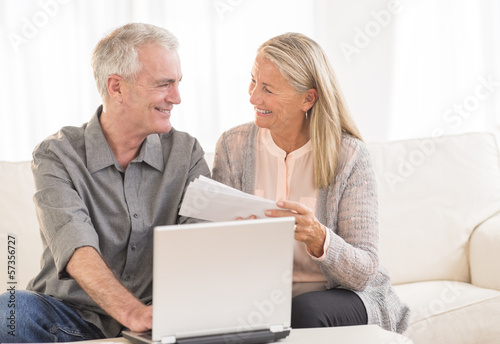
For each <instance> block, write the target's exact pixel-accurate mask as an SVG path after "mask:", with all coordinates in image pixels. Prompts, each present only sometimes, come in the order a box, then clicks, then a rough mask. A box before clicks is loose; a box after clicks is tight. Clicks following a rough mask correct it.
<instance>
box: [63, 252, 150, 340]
mask: <svg viewBox="0 0 500 344" xmlns="http://www.w3.org/2000/svg"><path fill="white" fill-rule="evenodd" d="M66 272H68V273H69V274H70V275H71V276H72V277H73V278H74V279H75V281H76V282H78V284H79V285H80V286H81V287H82V288H83V290H84V291H85V292H86V293H87V294H88V295H89V296H90V298H91V299H92V300H94V301H95V303H97V304H98V305H99V306H100V307H101V308H102V309H103V310H104V311H106V313H108V314H109V315H110V316H111V317H113V318H114V319H115V320H117V321H118V322H119V323H121V324H122V325H123V326H125V327H127V328H128V329H130V330H132V331H136V332H143V331H147V330H150V329H151V327H152V319H153V315H152V313H153V308H152V306H146V305H144V304H143V303H142V302H140V301H139V300H138V299H137V298H136V297H135V296H134V295H132V293H131V292H130V291H128V290H127V289H126V288H125V287H124V286H123V284H121V283H120V281H119V280H118V279H117V278H116V277H115V275H114V274H113V272H112V271H111V270H110V269H109V268H108V266H107V265H106V263H105V262H104V260H103V259H102V257H101V255H100V254H99V253H98V252H97V251H96V250H95V249H94V248H93V247H89V246H85V247H80V248H79V249H77V250H76V251H75V253H73V256H72V257H71V259H70V260H69V262H68V264H67V265H66Z"/></svg>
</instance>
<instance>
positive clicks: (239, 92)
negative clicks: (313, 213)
mask: <svg viewBox="0 0 500 344" xmlns="http://www.w3.org/2000/svg"><path fill="white" fill-rule="evenodd" d="M499 16H500V0H482V1H474V0H455V1H454V0H439V1H436V0H335V1H331V0H191V1H182V0H141V1H139V0H85V1H83V0H82V1H81V0H23V1H11V0H0V75H1V76H2V78H0V160H27V159H30V158H31V151H32V150H33V148H34V146H35V145H36V144H37V143H38V142H39V141H40V140H42V139H43V138H45V137H46V136H48V135H50V134H52V133H54V132H55V131H57V130H58V129H59V128H60V127H62V126H64V125H80V124H81V123H83V122H86V121H87V120H88V119H89V118H90V116H91V115H92V114H93V112H94V111H95V108H96V107H97V106H98V105H99V103H100V99H99V97H98V94H97V91H96V90H95V85H94V81H93V78H92V72H91V69H90V55H91V51H92V49H93V47H94V46H95V44H96V43H97V41H98V40H99V39H100V38H101V37H102V36H103V35H104V34H105V33H107V32H109V31H110V30H111V29H113V28H115V27H117V26H119V25H122V24H125V23H127V22H130V21H145V22H150V23H153V24H156V25H161V26H163V27H166V28H167V29H169V30H171V31H172V32H173V33H174V34H175V35H177V36H178V38H179V41H180V43H181V48H180V55H181V59H182V68H183V74H184V78H183V82H182V85H181V96H182V104H181V105H179V106H178V107H176V108H175V109H174V115H173V118H172V122H173V124H174V126H175V127H176V128H178V129H180V130H185V131H188V132H190V133H191V134H193V135H194V136H196V137H197V138H198V139H199V140H200V142H201V143H202V145H203V146H204V148H205V150H207V151H213V149H214V147H215V142H216V140H217V138H218V137H219V135H220V134H221V133H222V131H224V130H227V129H229V128H231V127H232V126H234V125H237V124H240V123H243V122H247V121H251V120H252V117H253V115H252V109H251V106H250V104H249V103H248V94H247V87H248V82H249V79H250V77H249V74H250V70H251V67H252V63H253V59H254V57H255V51H256V49H257V47H258V46H259V45H260V44H261V43H262V42H264V41H265V40H267V39H268V38H270V37H272V36H275V35H277V34H280V33H283V32H286V31H295V32H302V33H304V34H306V35H308V36H310V37H312V38H314V39H315V40H317V41H318V42H319V43H320V44H321V45H322V46H323V47H324V49H325V50H326V52H327V54H328V55H329V57H330V59H331V62H332V65H333V67H334V69H335V71H336V73H337V76H338V78H339V80H340V84H341V86H342V88H343V90H344V93H345V94H346V98H347V100H348V104H349V107H350V109H351V111H352V114H353V117H354V119H355V120H356V122H357V123H358V125H359V127H360V129H361V132H362V134H363V136H364V138H365V140H366V141H369V142H373V141H386V140H394V139H404V138H412V137H423V136H431V135H433V134H434V133H435V132H441V133H442V134H455V133H459V132H465V131H485V130H487V131H493V132H496V131H497V129H498V123H499V122H500V121H499V120H498V119H499V118H500V116H499V115H498V113H499V109H500V91H499V90H498V89H499V88H500V87H498V85H497V81H500V69H499V65H500V64H499V63H498V61H500V48H499V46H500V20H498V19H500V18H499ZM15 35H17V36H18V37H21V40H18V41H15V40H13V37H15ZM488 78H489V79H490V80H492V82H490V84H492V86H491V87H490V89H485V88H484V86H481V85H482V84H483V83H484V82H482V81H481V80H488ZM478 88H481V89H480V90H479V91H480V92H479V95H480V97H481V99H479V98H477V96H476V95H475V94H476V93H477V90H478ZM485 90H486V91H485ZM481 92H482V93H481ZM474 97H475V98H474ZM476 98H477V99H476ZM457 106H462V107H468V108H469V109H470V110H473V111H468V112H467V113H468V115H467V116H464V115H461V114H460V113H459V112H458V111H457V110H455V108H456V107H457Z"/></svg>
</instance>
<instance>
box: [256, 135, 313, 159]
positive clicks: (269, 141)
mask: <svg viewBox="0 0 500 344" xmlns="http://www.w3.org/2000/svg"><path fill="white" fill-rule="evenodd" d="M259 132H260V133H261V135H262V136H261V137H262V142H263V144H264V147H265V148H266V149H267V151H268V152H269V153H271V154H272V155H274V156H275V157H277V158H281V159H284V158H285V157H287V154H286V152H285V151H284V150H283V149H281V148H280V147H278V145H277V144H276V143H275V142H274V140H273V137H272V136H271V131H270V130H269V129H266V128H259ZM311 151H312V145H311V140H309V141H307V142H306V144H305V145H303V146H302V147H300V148H298V149H296V150H294V151H293V152H290V153H289V154H288V157H290V158H295V159H297V158H300V157H301V156H303V155H305V154H307V153H309V152H311Z"/></svg>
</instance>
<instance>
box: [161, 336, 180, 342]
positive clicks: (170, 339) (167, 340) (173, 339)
mask: <svg viewBox="0 0 500 344" xmlns="http://www.w3.org/2000/svg"><path fill="white" fill-rule="evenodd" d="M176 341H177V339H176V338H175V336H167V337H161V344H175V342H176Z"/></svg>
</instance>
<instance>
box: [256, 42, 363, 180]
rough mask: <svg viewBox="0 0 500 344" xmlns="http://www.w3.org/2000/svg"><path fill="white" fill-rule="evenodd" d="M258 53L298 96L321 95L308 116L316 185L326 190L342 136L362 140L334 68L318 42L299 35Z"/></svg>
mask: <svg viewBox="0 0 500 344" xmlns="http://www.w3.org/2000/svg"><path fill="white" fill-rule="evenodd" d="M258 53H259V54H261V56H263V57H264V58H267V59H269V60H270V61H271V62H273V63H274V64H275V65H276V67H277V68H278V69H279V71H280V72H281V74H282V75H283V76H284V77H285V79H286V80H287V81H288V82H289V84H290V85H291V86H292V87H293V88H294V89H295V90H296V91H297V92H298V93H299V94H302V93H305V92H307V91H308V90H309V89H311V88H314V89H315V90H316V91H317V92H318V99H317V100H316V103H315V104H314V105H313V107H312V108H311V109H310V110H309V111H308V113H307V116H310V129H309V130H310V138H311V144H312V150H313V161H314V183H315V185H316V187H318V188H324V187H326V186H327V185H328V184H329V183H330V182H332V181H333V178H334V176H335V168H336V166H337V161H338V156H339V152H340V145H341V138H342V133H347V134H349V135H351V136H353V137H355V138H358V139H360V140H361V135H360V133H359V130H358V128H357V127H356V124H355V123H354V121H353V119H352V118H351V116H350V114H349V109H348V108H347V105H346V101H345V99H344V95H343V94H342V91H341V90H340V86H339V84H338V82H337V80H336V77H335V73H334V71H333V68H332V67H331V65H330V62H329V61H328V58H327V56H326V54H325V52H324V51H323V49H322V48H321V47H320V46H319V45H318V43H316V42H315V41H313V40H312V39H310V38H309V37H307V36H305V35H302V34H299V33H285V34H283V35H279V36H276V37H274V38H271V39H270V40H268V41H267V42H265V43H264V44H262V45H261V46H260V48H259V49H258Z"/></svg>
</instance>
